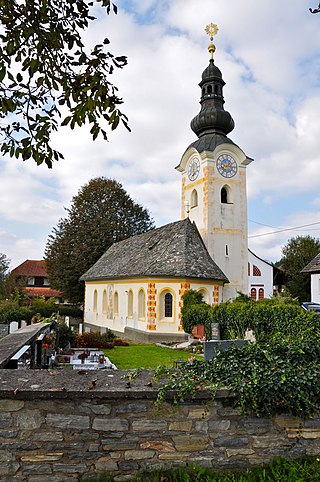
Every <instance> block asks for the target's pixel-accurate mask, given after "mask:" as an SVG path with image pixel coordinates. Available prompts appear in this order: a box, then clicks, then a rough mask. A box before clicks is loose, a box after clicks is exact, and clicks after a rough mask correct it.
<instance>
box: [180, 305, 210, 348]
mask: <svg viewBox="0 0 320 482" xmlns="http://www.w3.org/2000/svg"><path fill="white" fill-rule="evenodd" d="M211 323H212V309H211V306H210V305H208V304H206V303H203V304H201V305H192V306H189V307H188V309H186V310H183V314H182V327H183V330H184V331H185V332H186V333H192V330H193V327H194V326H197V325H203V326H204V331H205V337H206V339H207V340H210V338H211Z"/></svg>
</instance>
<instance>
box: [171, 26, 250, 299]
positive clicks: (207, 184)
mask: <svg viewBox="0 0 320 482" xmlns="http://www.w3.org/2000/svg"><path fill="white" fill-rule="evenodd" d="M206 32H207V33H208V34H209V35H210V40H211V43H210V45H209V47H208V50H209V53H210V61H209V65H208V67H207V68H206V69H205V70H204V71H203V73H202V79H201V82H200V84H199V86H200V88H201V99H200V104H201V109H200V112H199V114H198V115H196V116H195V117H194V118H193V119H192V121H191V129H192V130H193V131H194V133H195V134H196V135H197V137H198V139H197V140H196V141H195V142H193V143H192V144H191V145H190V146H189V147H188V148H187V150H186V151H185V153H184V154H183V156H182V159H181V161H180V164H179V165H178V166H177V167H176V169H177V170H178V171H180V172H181V174H182V203H181V206H182V219H184V218H186V217H189V218H190V220H191V221H194V222H195V224H196V225H197V228H198V230H199V232H200V234H201V236H202V239H203V241H204V243H205V245H206V247H207V249H208V251H209V253H210V255H211V257H212V258H213V260H214V261H215V262H216V263H217V265H218V266H219V267H220V268H221V270H222V271H223V272H224V274H225V275H226V276H227V277H228V279H229V284H226V285H225V287H224V295H223V301H226V300H228V299H230V298H235V297H236V296H237V292H238V291H240V292H242V293H247V291H248V234H247V195H246V168H247V166H248V164H250V162H252V160H253V159H251V158H249V157H247V156H246V154H245V153H244V152H243V151H242V150H241V149H240V148H239V147H238V146H237V145H236V144H235V143H234V142H233V141H232V140H231V139H230V138H229V137H227V134H229V133H230V132H231V131H232V130H233V128H234V121H233V119H232V117H231V115H230V114H229V112H227V111H225V110H224V107H223V106H224V98H223V87H224V85H225V82H224V81H223V79H222V74H221V71H220V70H219V68H218V67H217V66H216V65H215V63H214V59H213V54H214V52H215V46H214V44H213V37H214V35H216V34H217V32H218V28H217V26H216V25H214V24H212V23H211V24H210V25H208V26H207V27H206Z"/></svg>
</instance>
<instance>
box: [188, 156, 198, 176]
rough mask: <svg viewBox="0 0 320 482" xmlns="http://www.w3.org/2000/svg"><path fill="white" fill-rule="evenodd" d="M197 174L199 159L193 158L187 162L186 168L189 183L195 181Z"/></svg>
mask: <svg viewBox="0 0 320 482" xmlns="http://www.w3.org/2000/svg"><path fill="white" fill-rule="evenodd" d="M199 172H200V162H199V159H197V158H196V157H193V158H192V159H191V161H190V162H189V167H188V177H189V179H190V181H195V180H196V179H197V177H198V175H199Z"/></svg>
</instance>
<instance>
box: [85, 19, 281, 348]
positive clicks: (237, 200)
mask: <svg viewBox="0 0 320 482" xmlns="http://www.w3.org/2000/svg"><path fill="white" fill-rule="evenodd" d="M217 31H218V29H217V27H216V25H214V24H210V25H208V26H207V28H206V32H207V33H208V34H209V35H210V40H211V43H210V45H209V47H208V50H209V54H210V60H209V65H208V67H207V68H206V69H205V70H204V71H203V73H202V79H201V82H200V84H199V86H200V89H201V98H200V105H201V109H200V112H199V113H198V115H196V116H195V117H194V119H192V121H191V129H192V130H193V132H194V133H195V134H196V136H197V139H196V140H195V141H194V142H193V143H192V144H190V145H189V147H188V148H187V149H186V151H185V152H184V154H183V155H182V158H181V160H180V163H179V164H178V165H177V166H176V169H177V171H178V172H180V174H181V178H182V181H181V182H182V190H181V193H182V194H181V220H180V221H176V222H173V223H170V224H167V225H165V226H162V227H160V228H157V229H154V230H153V231H149V232H147V233H144V234H140V235H137V236H134V237H132V238H129V239H126V240H124V241H120V242H118V243H115V244H114V245H113V246H111V247H110V248H109V249H108V250H107V251H106V253H105V254H104V255H103V256H102V257H101V258H100V259H99V260H98V261H97V262H96V263H95V264H94V265H93V266H92V267H91V268H90V269H89V270H88V271H87V272H86V273H85V274H84V275H83V276H82V277H81V280H83V281H84V282H85V307H84V326H85V329H87V330H88V329H90V330H93V331H97V330H99V331H101V332H103V331H105V330H106V329H107V328H109V329H111V330H112V331H114V332H115V333H121V334H124V335H125V336H126V337H128V338H130V339H133V340H139V341H147V342H153V341H158V340H159V341H160V340H165V339H167V340H172V341H179V340H182V339H184V338H185V336H186V335H185V333H184V332H183V329H182V324H181V307H182V304H183V301H182V295H183V294H184V293H185V292H186V291H187V290H189V289H193V290H198V291H200V292H201V293H202V294H203V299H204V301H206V302H207V303H209V304H210V305H212V306H214V305H217V304H219V303H221V302H223V301H227V300H230V299H233V298H235V297H236V296H237V293H238V292H242V293H248V292H249V293H250V294H251V295H252V296H253V293H254V295H255V296H256V293H257V291H256V290H257V289H258V290H260V291H259V292H258V293H259V297H260V298H261V297H264V296H270V295H271V294H272V267H271V266H270V265H269V264H268V263H266V262H264V261H263V260H261V259H260V258H258V257H256V256H255V255H254V254H253V253H251V252H248V233H247V195H246V170H247V167H248V166H249V165H250V163H251V162H252V161H253V159H252V158H250V157H248V156H247V155H246V154H245V153H244V152H243V150H242V149H241V148H240V147H239V146H237V145H236V144H235V143H234V142H233V141H232V140H231V139H230V137H228V134H229V133H230V132H231V131H232V130H233V128H234V125H235V124H234V121H233V119H232V117H231V115H230V113H229V112H227V111H226V110H225V109H224V96H223V87H224V85H225V82H224V80H223V78H222V74H221V71H220V70H219V68H218V67H217V66H216V65H215V62H214V52H215V46H214V44H213V38H214V35H215V34H216V33H217ZM248 256H249V257H248ZM254 263H255V264H254ZM251 271H252V273H251ZM251 274H252V275H254V280H252V277H251V278H250V276H251ZM253 281H254V282H255V285H254V286H253V285H250V283H252V282H253ZM251 286H253V287H251ZM254 290H255V291H254ZM261 293H262V294H263V295H262V296H260V294H261Z"/></svg>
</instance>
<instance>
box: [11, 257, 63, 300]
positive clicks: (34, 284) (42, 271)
mask: <svg viewBox="0 0 320 482" xmlns="http://www.w3.org/2000/svg"><path fill="white" fill-rule="evenodd" d="M11 276H12V277H13V278H14V279H15V281H16V282H17V284H18V285H19V286H21V287H22V288H23V291H24V293H25V294H26V296H27V297H28V298H29V299H30V300H32V298H37V297H40V296H43V297H44V298H45V300H48V299H49V298H55V299H56V301H57V302H59V303H60V302H61V301H62V297H61V293H60V291H57V290H54V289H52V288H50V282H49V278H48V274H47V269H46V262H45V261H44V260H35V259H27V260H26V261H24V262H23V263H21V264H20V265H19V266H17V267H16V268H14V269H13V270H12V271H11Z"/></svg>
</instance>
